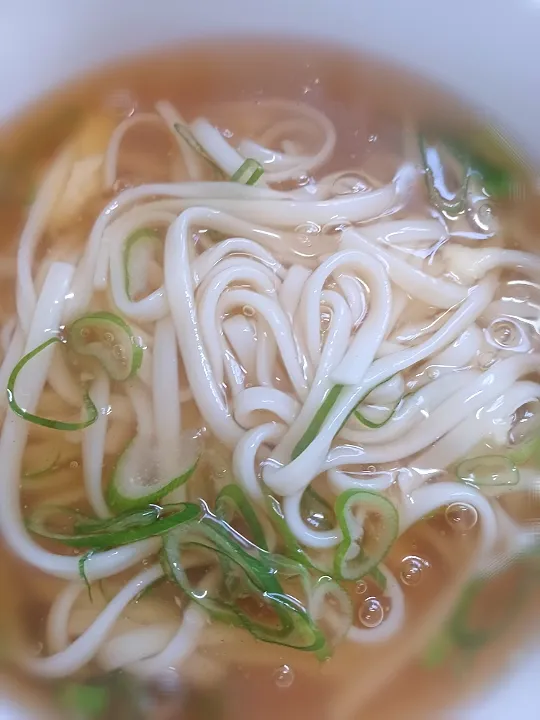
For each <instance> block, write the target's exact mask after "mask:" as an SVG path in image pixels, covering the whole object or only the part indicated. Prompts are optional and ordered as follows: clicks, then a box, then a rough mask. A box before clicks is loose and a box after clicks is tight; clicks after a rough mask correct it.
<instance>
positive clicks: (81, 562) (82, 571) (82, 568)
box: [79, 550, 95, 602]
mask: <svg viewBox="0 0 540 720" xmlns="http://www.w3.org/2000/svg"><path fill="white" fill-rule="evenodd" d="M94 554H95V550H89V551H88V552H87V553H85V554H84V555H81V557H80V558H79V577H80V578H81V580H82V581H83V583H84V584H85V585H86V589H87V590H88V597H89V598H90V602H92V587H91V585H90V582H89V581H88V577H87V575H86V563H87V562H88V560H90V558H91V557H92V556H93V555H94Z"/></svg>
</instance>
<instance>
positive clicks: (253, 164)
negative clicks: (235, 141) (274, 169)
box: [231, 158, 264, 185]
mask: <svg viewBox="0 0 540 720" xmlns="http://www.w3.org/2000/svg"><path fill="white" fill-rule="evenodd" d="M263 173H264V170H263V167H262V165H261V164H260V163H259V162H257V160H253V159H252V158H248V159H247V160H246V161H245V162H243V163H242V165H240V167H239V168H238V170H237V171H236V172H235V173H234V174H233V175H231V180H232V182H238V183H243V184H244V185H255V183H256V182H257V180H258V179H259V178H260V177H262V175H263Z"/></svg>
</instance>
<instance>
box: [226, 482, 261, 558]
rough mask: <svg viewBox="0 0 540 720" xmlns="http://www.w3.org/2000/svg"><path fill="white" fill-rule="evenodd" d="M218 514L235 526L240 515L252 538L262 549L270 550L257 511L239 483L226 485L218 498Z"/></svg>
mask: <svg viewBox="0 0 540 720" xmlns="http://www.w3.org/2000/svg"><path fill="white" fill-rule="evenodd" d="M214 512H215V514H216V516H217V517H218V518H220V519H221V520H224V521H225V522H226V523H227V524H228V525H231V526H233V527H234V518H235V516H236V515H239V516H240V518H241V519H242V520H243V521H244V523H245V524H246V526H247V529H248V531H249V537H248V538H247V539H248V540H250V541H251V542H252V543H253V544H254V545H257V547H259V548H261V550H268V544H267V542H266V536H265V534H264V530H263V528H262V525H261V523H260V521H259V518H258V517H257V513H256V512H255V510H254V509H253V507H252V506H251V504H250V502H249V500H248V499H247V496H246V494H245V492H244V491H243V490H242V488H241V487H240V486H239V485H233V484H230V485H226V486H225V487H224V488H223V490H221V492H220V493H219V495H218V496H217V498H216V504H215V510H214Z"/></svg>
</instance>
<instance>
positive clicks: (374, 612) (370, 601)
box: [358, 597, 384, 628]
mask: <svg viewBox="0 0 540 720" xmlns="http://www.w3.org/2000/svg"><path fill="white" fill-rule="evenodd" d="M358 619H359V620H360V622H361V624H362V625H364V627H367V628H375V627H377V626H378V625H380V624H381V623H382V621H383V620H384V610H383V607H382V605H381V603H380V602H379V601H378V600H377V598H374V597H369V598H366V599H365V600H364V602H363V603H362V605H361V606H360V609H359V610H358Z"/></svg>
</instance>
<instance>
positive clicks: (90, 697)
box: [58, 682, 110, 720]
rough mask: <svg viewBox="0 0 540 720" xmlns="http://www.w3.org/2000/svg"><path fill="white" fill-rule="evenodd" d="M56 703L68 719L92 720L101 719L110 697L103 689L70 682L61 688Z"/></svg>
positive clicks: (97, 686)
mask: <svg viewBox="0 0 540 720" xmlns="http://www.w3.org/2000/svg"><path fill="white" fill-rule="evenodd" d="M58 701H59V704H60V705H61V707H62V708H63V709H64V710H65V711H66V712H67V713H69V717H70V718H74V720H93V719H94V718H96V719H97V718H100V717H103V714H104V713H105V712H106V710H107V707H108V706H109V701H110V697H109V692H108V690H107V688H105V687H100V686H99V685H84V684H83V683H74V682H72V683H68V684H67V685H65V686H64V687H63V688H62V690H61V692H60V694H59V696H58Z"/></svg>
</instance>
